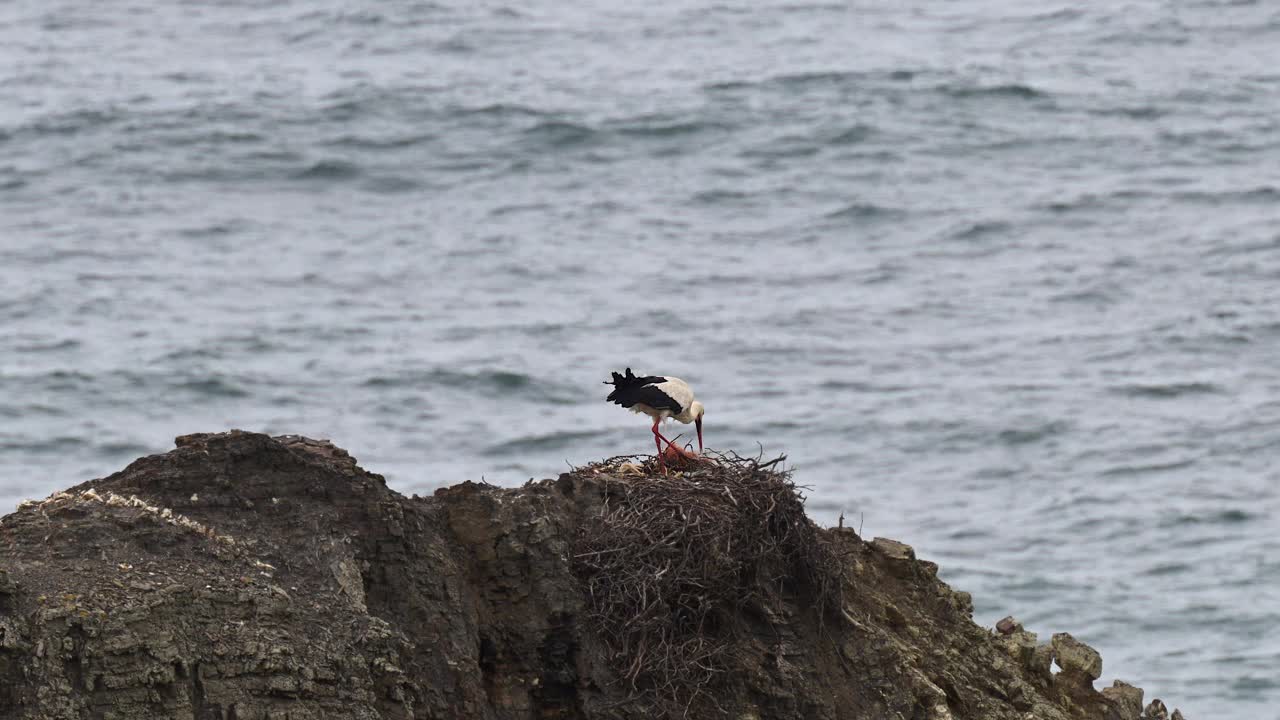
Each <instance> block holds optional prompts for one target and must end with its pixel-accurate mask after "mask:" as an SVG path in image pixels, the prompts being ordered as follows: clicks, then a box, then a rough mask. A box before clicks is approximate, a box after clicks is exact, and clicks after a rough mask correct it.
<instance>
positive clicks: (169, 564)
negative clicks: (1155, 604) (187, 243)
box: [0, 431, 1166, 720]
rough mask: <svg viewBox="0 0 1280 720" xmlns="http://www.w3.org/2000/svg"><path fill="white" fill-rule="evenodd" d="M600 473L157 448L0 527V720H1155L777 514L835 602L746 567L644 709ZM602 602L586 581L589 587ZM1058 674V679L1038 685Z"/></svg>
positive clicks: (946, 598) (619, 484) (785, 577)
mask: <svg viewBox="0 0 1280 720" xmlns="http://www.w3.org/2000/svg"><path fill="white" fill-rule="evenodd" d="M602 467H603V466H598V467H596V468H594V469H592V468H588V469H583V470H579V471H575V472H574V473H567V474H565V475H562V476H561V477H560V478H558V479H555V480H545V481H541V482H531V483H529V484H528V485H526V486H524V487H523V488H518V489H502V488H497V487H492V486H488V485H480V484H475V483H463V484H461V485H457V486H454V487H451V488H447V489H444V490H441V491H438V492H437V493H436V494H435V495H434V497H429V498H418V497H412V498H408V497H404V496H402V495H399V494H398V493H396V492H394V491H392V490H390V489H388V488H387V487H386V484H385V482H384V481H383V479H382V478H381V477H380V476H378V475H375V474H371V473H368V472H366V471H364V470H362V469H360V468H359V467H358V466H357V465H356V462H355V460H354V459H352V458H351V457H350V456H349V455H348V454H347V453H346V452H344V451H342V450H341V449H338V448H336V447H334V446H333V445H331V444H329V443H326V442H319V441H314V440H308V439H305V438H299V437H295V436H284V437H277V438H272V437H268V436H265V435H259V434H252V433H243V432H237V431H233V432H230V433H221V434H202V435H189V436H184V437H180V438H178V441H177V449H175V450H173V451H172V452H169V453H167V454H164V455H157V456H152V457H147V458H142V459H140V460H138V461H136V462H134V463H133V464H131V465H130V466H129V467H128V468H126V469H125V470H123V471H122V472H119V473H117V474H115V475H112V476H110V477H107V478H104V479H101V480H95V481H91V482H88V483H85V484H83V485H80V486H77V487H75V488H71V489H70V490H68V491H67V492H65V493H59V494H56V495H54V496H52V497H50V498H49V499H47V500H45V501H43V502H39V503H28V504H25V505H24V506H23V507H21V508H19V510H18V511H17V512H15V513H13V514H12V515H9V516H7V517H5V518H4V519H3V520H0V553H3V555H2V560H3V561H2V562H0V718H6V719H7V718H22V719H31V720H35V719H37V718H39V719H44V718H50V719H52V718H85V719H89V718H94V719H102V720H110V719H113V718H116V719H120V720H125V719H131V720H132V719H136V718H178V717H180V718H192V719H193V720H215V719H216V720H254V719H264V720H265V719H267V718H281V719H284V718H288V719H290V720H303V719H307V718H316V719H317V720H318V719H320V718H369V719H373V718H389V719H399V718H405V719H407V718H441V719H445V718H448V719H453V718H483V719H492V720H499V719H502V720H506V719H513V720H514V719H517V718H519V719H525V718H529V719H532V718H540V719H551V718H566V719H567V718H577V719H584V720H585V719H595V718H611V719H612V718H617V719H627V718H649V717H654V716H655V708H662V711H661V712H662V713H666V714H668V715H673V716H681V715H687V717H694V718H700V717H708V718H719V717H725V718H734V719H742V720H746V719H748V718H755V719H757V720H767V719H770V718H797V719H799V718H806V719H807V718H814V719H826V718H830V719H835V718H855V719H857V718H867V719H868V720H873V719H874V720H879V719H880V718H890V719H891V718H902V719H904V720H908V719H909V720H916V719H919V720H941V719H943V718H956V719H960V718H975V719H977V718H983V719H994V720H1005V719H1008V720H1014V719H1017V720H1024V719H1025V718H1037V719H1041V718H1043V719H1047V720H1054V719H1060V720H1067V719H1069V718H1115V719H1117V720H1138V718H1139V717H1153V718H1154V717H1163V716H1164V715H1163V714H1164V713H1165V712H1166V711H1165V710H1164V705H1163V704H1161V703H1158V702H1153V703H1152V704H1151V706H1149V707H1148V709H1147V711H1145V712H1143V711H1141V707H1142V705H1141V702H1142V692H1141V690H1140V689H1137V688H1132V687H1130V686H1128V685H1124V684H1122V683H1118V684H1117V685H1116V686H1115V688H1108V691H1109V692H1105V693H1102V692H1097V691H1095V690H1094V689H1093V688H1092V680H1093V679H1095V678H1096V677H1097V672H1096V671H1094V669H1093V667H1094V664H1093V658H1096V656H1097V654H1096V653H1092V650H1091V649H1089V648H1088V647H1087V646H1085V645H1083V644H1081V643H1078V642H1077V641H1074V640H1071V642H1070V643H1068V642H1067V641H1066V640H1059V637H1060V636H1055V637H1054V641H1053V643H1052V645H1043V644H1037V642H1036V636H1035V635H1034V634H1033V633H1029V632H1027V631H1024V630H1022V629H1021V626H1020V625H1019V626H1016V628H1015V627H1014V625H1008V626H1007V627H1006V628H1005V629H1006V630H1008V631H1009V632H1008V633H1007V634H995V633H993V632H991V631H989V630H985V629H983V628H980V627H978V626H977V625H975V624H974V623H973V622H972V620H971V617H970V615H971V612H972V603H971V602H970V600H969V598H968V596H967V594H965V593H958V592H954V591H952V590H951V589H950V588H949V587H947V585H946V584H944V583H942V582H941V581H939V580H938V579H937V577H936V570H937V568H936V566H935V565H933V564H932V563H929V562H927V561H922V560H919V559H917V558H916V557H915V553H914V552H913V551H912V550H911V548H910V547H909V546H906V545H903V544H902V543H898V542H894V541H887V540H877V541H875V542H871V543H867V542H863V541H862V540H861V539H860V538H859V537H857V535H856V534H854V533H853V532H851V531H849V530H818V529H816V528H813V527H812V525H811V524H808V521H807V520H803V523H806V525H804V527H797V526H795V523H794V521H793V520H790V519H785V518H781V519H780V517H781V516H778V517H775V515H774V514H773V513H776V512H777V511H776V510H769V509H766V510H762V511H760V512H762V513H766V514H765V515H763V516H756V517H755V518H754V519H755V520H759V527H760V528H764V529H763V530H761V532H769V533H778V534H779V537H784V536H785V537H789V538H795V537H802V538H807V540H806V542H820V543H821V544H822V546H823V547H824V548H826V549H827V550H830V551H831V552H832V553H833V555H832V557H837V558H839V563H840V565H841V569H840V570H839V571H838V572H835V573H833V574H832V575H831V577H833V578H835V580H837V581H838V584H839V587H838V588H836V590H838V592H837V593H836V594H834V595H832V596H831V597H836V598H838V602H817V601H816V599H815V596H814V594H813V592H812V587H813V585H812V583H810V584H806V583H804V582H800V581H799V579H798V578H797V577H795V576H793V574H791V573H790V571H789V570H788V568H786V567H781V566H776V567H775V566H769V565H767V564H766V565H758V566H752V567H753V568H754V569H753V571H752V572H751V573H747V574H743V575H742V577H740V578H738V579H737V580H735V582H745V583H753V584H754V585H753V586H752V587H754V588H755V589H754V590H753V591H752V592H748V593H744V594H743V595H742V596H741V600H740V601H739V602H736V603H733V604H731V605H727V606H724V607H720V608H711V609H712V610H716V612H708V613H706V614H705V615H700V616H699V617H703V618H711V619H712V620H714V621H715V622H714V623H713V622H711V621H707V622H705V623H702V624H700V625H699V626H697V627H690V628H689V629H688V630H687V635H686V636H683V637H677V638H673V639H672V640H673V642H672V644H671V645H669V646H667V649H668V651H672V652H680V653H689V652H692V651H691V650H690V649H691V648H697V647H709V648H711V650H714V653H713V654H708V655H707V657H714V658H716V660H715V662H714V663H713V664H710V665H708V668H707V672H706V675H705V678H704V681H703V682H705V683H706V684H705V685H704V686H702V691H703V692H702V693H701V694H700V695H698V696H687V695H681V694H680V693H679V692H678V690H679V688H676V687H655V686H654V683H651V682H647V681H644V677H645V676H644V675H641V674H637V673H635V672H634V671H633V670H634V668H633V667H632V666H629V665H628V664H627V663H628V662H631V663H632V664H634V663H635V662H644V660H643V657H644V652H645V648H635V647H631V648H626V649H624V650H620V649H619V644H618V640H619V638H617V637H606V636H602V634H601V632H599V627H601V626H600V624H599V623H598V622H594V621H592V618H594V617H595V616H593V615H592V613H593V612H597V611H598V606H599V603H598V602H593V598H592V597H589V596H588V594H587V591H586V588H587V587H588V583H587V582H585V581H584V579H583V577H582V570H581V567H582V566H583V563H582V562H580V561H581V555H582V554H583V552H582V547H583V545H582V542H581V540H582V537H583V533H584V532H586V529H587V528H591V527H598V524H599V522H600V521H601V518H604V517H606V516H607V514H608V513H609V512H613V513H615V514H617V513H618V512H619V510H620V509H621V511H625V510H626V503H627V502H629V500H628V499H627V498H628V496H627V495H626V493H620V492H619V488H622V489H625V488H626V487H627V484H628V483H643V482H645V481H646V479H647V478H646V477H645V476H644V470H643V468H642V467H640V468H637V467H636V466H627V470H626V472H625V473H621V472H614V470H616V469H617V468H612V469H610V468H603V469H602ZM698 477H700V478H701V479H698V478H697V477H693V476H691V479H690V480H689V482H698V483H706V488H705V489H706V491H707V493H708V494H709V495H708V496H710V495H716V496H717V497H719V496H721V495H724V496H727V497H728V500H731V501H732V505H733V506H734V507H738V506H740V505H741V503H742V502H743V500H742V498H741V497H738V496H733V493H732V492H731V491H730V487H729V486H728V485H725V490H724V493H720V492H719V488H718V486H716V485H715V484H714V475H711V476H707V475H706V474H705V473H704V475H703V476H698ZM708 477H710V478H711V479H707V478H708ZM750 512H755V511H750ZM748 515H749V513H748ZM784 526H785V527H784ZM675 527H683V530H681V531H680V532H682V533H684V534H679V533H677V535H676V536H675V537H674V539H673V538H671V537H668V538H663V539H662V541H663V542H668V543H671V542H674V543H680V542H694V539H695V538H696V537H699V536H698V535H697V533H698V532H699V529H698V525H697V523H696V522H693V521H690V522H686V523H683V525H682V524H680V523H676V524H675ZM753 527H754V526H753ZM632 529H633V530H635V529H636V528H634V527H633V528H632ZM640 529H641V530H643V527H641V528H640ZM797 530H803V531H804V533H801V534H800V535H796V534H795V532H796V531H797ZM815 538H816V540H815ZM655 541H656V540H655ZM718 552H719V551H718ZM734 552H735V550H734V548H732V547H725V548H724V549H723V553H722V554H721V555H718V556H717V557H720V558H721V559H722V560H723V558H724V557H730V558H732V556H733V555H732V554H733V553H734ZM824 552H825V551H824ZM725 554H727V555H725ZM696 557H707V555H706V554H705V553H703V554H700V555H696ZM623 564H624V565H625V563H623ZM744 567H745V566H744ZM762 568H763V570H762ZM765 570H767V571H765ZM811 570H812V569H811ZM744 573H745V570H744ZM608 580H609V578H608V577H601V576H600V575H599V573H598V572H597V574H596V575H594V576H592V577H591V578H590V587H592V588H601V587H603V586H602V585H600V583H601V582H607V581H608ZM691 597H693V598H694V599H696V598H697V597H701V596H698V595H696V593H695V594H694V595H693V596H691ZM644 607H646V608H649V609H648V610H646V612H654V610H653V608H655V607H657V608H658V610H657V611H658V612H661V611H663V609H664V608H665V609H666V610H667V611H670V612H673V613H679V612H683V610H682V609H681V608H683V607H684V606H683V605H681V606H679V607H677V606H675V605H672V606H671V607H667V606H666V605H662V604H654V603H648V604H646V605H644ZM726 613H730V614H731V615H732V620H733V622H732V623H726V621H725V618H726V617H730V616H729V615H726ZM717 618H718V620H716V619H717ZM597 619H598V618H597ZM650 619H652V618H650ZM643 620H645V618H637V622H641V621H643ZM711 624H716V625H718V626H719V627H711V626H710V625H711ZM1015 624H1016V623H1015ZM671 626H672V627H688V626H685V625H679V624H673V625H671ZM730 626H731V627H732V632H728V631H727V630H726V628H728V627H730ZM1067 639H1068V640H1069V639H1070V638H1069V636H1067ZM672 648H674V649H672ZM1084 650H1088V652H1084ZM1055 651H1056V652H1057V653H1058V658H1059V663H1060V664H1061V665H1062V667H1064V668H1067V670H1064V671H1063V672H1061V673H1059V674H1058V675H1051V674H1050V671H1049V660H1050V658H1051V657H1052V655H1053V653H1054V652H1055ZM708 652H710V651H708ZM1089 653H1092V655H1089ZM637 658H639V659H637ZM1082 658H1083V659H1082ZM628 659H630V660H628ZM708 662H709V663H710V662H711V661H710V660H709V661H708ZM1098 664H1100V660H1098ZM626 678H630V680H629V681H628V680H626ZM664 699H665V700H672V699H678V700H682V701H683V700H687V704H686V705H685V706H684V707H683V708H676V709H673V707H674V706H673V705H671V703H669V702H667V703H664V702H659V701H661V700H664ZM1140 713H1141V714H1140ZM1157 713H1159V714H1157Z"/></svg>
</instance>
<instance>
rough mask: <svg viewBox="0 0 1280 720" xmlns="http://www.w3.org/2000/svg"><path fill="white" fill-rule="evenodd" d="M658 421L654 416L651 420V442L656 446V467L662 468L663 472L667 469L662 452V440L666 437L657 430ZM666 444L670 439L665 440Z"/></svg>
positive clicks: (668, 443)
mask: <svg viewBox="0 0 1280 720" xmlns="http://www.w3.org/2000/svg"><path fill="white" fill-rule="evenodd" d="M658 422H659V420H658V419H656V418H655V419H654V421H653V444H654V445H656V446H658V467H660V468H662V472H664V473H665V472H666V471H667V461H666V459H665V458H664V457H663V454H662V441H663V440H667V439H666V438H664V437H662V433H660V432H658ZM667 445H668V446H670V445H671V441H670V440H667Z"/></svg>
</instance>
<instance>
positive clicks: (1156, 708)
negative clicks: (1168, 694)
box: [1142, 698, 1169, 720]
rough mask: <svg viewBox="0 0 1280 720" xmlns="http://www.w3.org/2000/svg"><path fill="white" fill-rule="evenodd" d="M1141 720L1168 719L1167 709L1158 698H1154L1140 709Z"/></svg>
mask: <svg viewBox="0 0 1280 720" xmlns="http://www.w3.org/2000/svg"><path fill="white" fill-rule="evenodd" d="M1142 720H1169V709H1168V708H1166V707H1165V706H1164V703H1162V702H1160V698H1156V699H1155V700H1152V701H1151V704H1150V705H1148V706H1147V709H1146V710H1143V711H1142Z"/></svg>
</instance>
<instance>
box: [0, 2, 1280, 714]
mask: <svg viewBox="0 0 1280 720" xmlns="http://www.w3.org/2000/svg"><path fill="white" fill-rule="evenodd" d="M1278 68H1280V11H1277V10H1276V9H1275V8H1274V7H1272V6H1271V5H1270V4H1268V3H1261V2H1227V1H1221V2H1219V1H1205V2H1194V1H1191V2H1171V1H1158V2H1157V1H1147V2H1132V3H1127V4H1113V3H1088V4H1066V3H1058V2H1045V1H1043V0H1033V1H1031V2H1011V1H1009V0H987V1H986V2H969V3H944V2H934V1H929V0H908V1H906V2H901V3H862V2H855V3H827V2H778V1H776V0H774V1H771V2H770V1H766V2H752V3H746V2H730V3H724V2H711V1H710V0H683V1H680V0H671V1H665V2H650V3H631V2H619V1H617V0H600V1H599V2H593V3H588V4H585V5H584V4H582V3H570V2H556V1H554V0H553V1H552V2H547V3H541V4H536V6H533V7H524V6H515V5H505V4H502V3H500V2H474V1H468V2H461V1H460V0H443V1H442V2H380V3H370V4H367V5H366V6H365V7H364V8H363V9H356V8H354V7H353V6H352V4H351V3H347V2H335V1H333V0H311V1H309V2H297V1H293V2H271V3H264V2H222V3H143V2H136V1H135V2H114V3H92V2H87V1H86V0H44V1H41V2H35V1H34V0H19V1H18V2H10V3H8V4H4V5H3V6H0V510H2V511H7V510H9V509H11V508H12V507H13V506H14V505H15V504H16V503H17V502H18V501H19V500H20V499H22V498H25V497H42V496H44V495H46V494H48V493H49V492H51V491H53V490H55V489H58V488H61V487H64V486H66V485H69V484H71V483H74V482H77V481H81V480H84V479H86V478H90V477H96V476H101V475H105V474H107V473H109V472H112V471H114V470H117V469H119V468H121V467H122V466H123V465H124V464H125V463H127V462H128V461H130V460H132V459H133V458H135V457H137V456H139V455H142V454H146V453H152V452H159V451H163V450H165V449H167V448H169V447H171V442H172V437H173V436H174V435H178V434H182V433H187V432H194V431H210V430H219V429H225V428H228V427H240V428H245V429H251V430H263V431H267V432H274V433H283V432H292V433H303V434H307V435H312V436H320V437H328V438H332V439H333V440H334V441H335V442H336V443H338V444H339V445H342V446H343V447H346V448H348V449H350V450H351V452H352V453H353V454H355V455H356V456H357V457H358V458H360V460H361V462H362V464H363V465H364V466H365V467H367V468H369V469H371V470H373V471H376V472H381V473H383V474H385V475H386V476H387V477H388V479H389V482H390V483H391V484H392V485H393V486H394V487H396V488H398V489H399V490H401V491H404V492H418V493H427V492H430V491H431V490H432V489H433V488H435V487H438V486H440V485H444V484H452V483H454V482H458V481H461V480H463V479H468V478H471V479H480V478H481V477H482V476H483V477H484V478H485V479H487V480H489V481H490V482H499V483H504V484H515V483H519V482H522V481H524V480H526V479H528V478H530V477H546V476H551V475H555V474H556V473H558V472H560V471H562V470H564V469H565V468H566V467H567V464H568V463H578V464H581V463H585V462H588V461H590V460H592V459H596V458H600V457H603V456H609V455H615V454H622V453H630V452H644V451H648V450H649V449H650V447H651V444H650V443H651V436H650V435H649V433H648V428H647V427H646V424H645V421H644V419H643V418H638V417H635V416H632V415H629V414H627V413H625V412H623V411H621V410H619V409H618V408H616V407H613V406H609V405H607V404H605V403H604V402H603V397H604V395H605V393H606V392H607V388H605V387H604V386H602V385H600V382H601V381H602V380H604V379H606V378H607V377H608V373H609V371H611V370H621V369H622V368H623V367H624V366H628V365H629V366H631V367H633V368H635V369H636V370H638V371H640V372H643V373H655V374H673V375H679V376H682V377H684V378H685V379H687V380H689V381H690V382H691V383H692V384H693V385H694V387H695V388H696V389H697V391H698V393H699V396H700V397H701V398H702V399H703V401H704V402H705V403H706V405H707V407H708V413H707V419H706V433H707V440H708V443H709V444H710V445H711V446H712V447H715V448H720V449H733V450H737V451H739V452H742V453H751V454H754V453H756V452H760V451H761V449H762V450H763V452H764V453H766V454H776V453H779V452H786V453H787V454H788V455H789V456H790V458H791V461H792V463H793V464H794V466H795V468H796V472H797V478H798V480H799V481H800V482H802V483H805V484H807V485H809V486H811V488H812V490H811V493H810V501H809V508H810V511H811V513H812V514H813V515H814V516H815V517H816V518H817V519H818V520H820V521H821V522H825V523H834V522H835V520H836V518H837V516H838V515H839V514H840V513H841V512H844V513H846V516H847V517H848V518H849V521H850V522H851V523H853V524H857V523H861V524H862V525H863V534H864V535H866V536H868V537H870V536H874V535H886V536H891V537H896V538H901V539H903V540H905V541H907V542H910V543H912V544H914V545H915V546H916V548H917V551H918V552H919V553H920V554H921V555H922V556H924V557H927V558H929V559H933V560H937V561H938V562H939V563H940V564H941V566H942V572H943V575H944V577H945V578H946V579H947V580H948V581H949V582H951V583H952V584H953V585H954V586H956V587H958V588H960V589H964V590H968V591H971V592H972V593H973V595H974V598H975V601H976V603H977V613H976V619H977V620H978V621H979V622H982V623H986V624H991V623H994V621H995V620H996V619H998V618H1000V617H1001V616H1003V615H1005V614H1013V615H1016V616H1017V617H1018V618H1019V619H1020V620H1021V621H1022V622H1024V623H1025V624H1026V625H1027V626H1028V627H1029V628H1030V629H1032V630H1035V631H1038V632H1040V633H1041V634H1042V637H1047V634H1048V633H1051V632H1056V631H1064V630H1065V631H1070V632H1072V633H1073V634H1075V635H1076V637H1078V638H1081V639H1083V640H1085V641H1087V642H1089V643H1091V644H1093V645H1095V646H1096V647H1097V648H1098V649H1099V650H1100V651H1101V652H1102V654H1103V658H1104V668H1103V670H1104V673H1103V682H1104V683H1106V684H1109V683H1110V680H1111V679H1112V678H1115V677H1121V678H1124V679H1126V680H1129V681H1131V682H1134V683H1136V684H1138V685H1141V686H1143V687H1145V688H1146V689H1147V691H1148V698H1150V697H1152V694H1156V695H1159V696H1161V697H1164V698H1165V699H1166V700H1168V701H1170V703H1171V704H1177V705H1179V706H1181V707H1182V708H1183V709H1184V711H1185V712H1187V714H1188V716H1189V717H1191V718H1192V719H1193V720H1203V719H1205V718H1263V717H1270V718H1275V717H1280V712H1278V711H1277V710H1276V709H1275V708H1276V706H1277V703H1278V702H1280V555H1278V551H1280V533H1278V531H1280V523H1278V522H1277V514H1278V513H1280V491H1278V490H1277V479H1278V478H1280V472H1278V471H1277V467H1280V465H1278V461H1280V369H1278V368H1277V362H1276V358H1277V356H1278V353H1280V69H1278ZM681 429H685V430H686V431H687V430H688V429H687V428H683V427H682V428H681ZM673 431H674V429H673ZM691 437H692V434H691V433H689V432H686V435H685V438H686V439H689V438H691ZM757 443H759V445H758V444H757Z"/></svg>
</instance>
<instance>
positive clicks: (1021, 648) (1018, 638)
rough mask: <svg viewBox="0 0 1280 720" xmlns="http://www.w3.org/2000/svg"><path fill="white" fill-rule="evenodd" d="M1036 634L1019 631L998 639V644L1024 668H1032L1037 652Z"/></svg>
mask: <svg viewBox="0 0 1280 720" xmlns="http://www.w3.org/2000/svg"><path fill="white" fill-rule="evenodd" d="M1036 640H1037V637H1036V634H1035V633H1033V632H1027V631H1026V630H1019V631H1017V632H1015V633H1012V634H1010V635H1001V636H999V637H997V638H996V643H997V644H999V645H1000V647H1002V648H1004V651H1005V652H1007V653H1009V657H1011V658H1013V661H1014V662H1016V663H1018V664H1019V665H1021V666H1023V667H1027V668H1030V667H1032V658H1033V656H1034V655H1035V651H1036Z"/></svg>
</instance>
